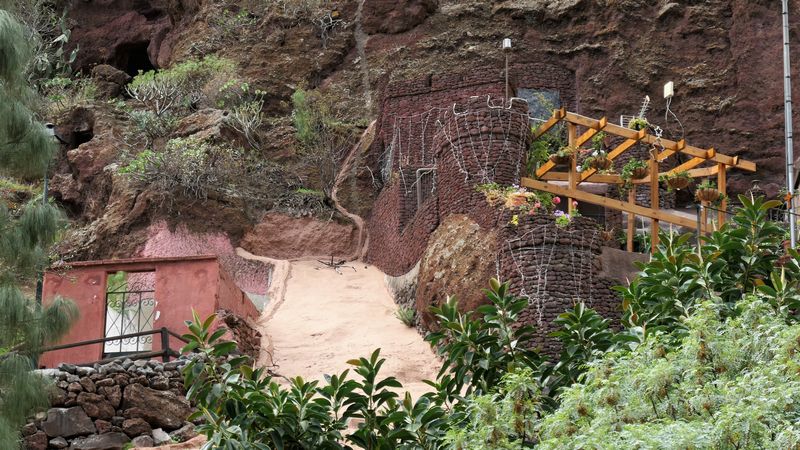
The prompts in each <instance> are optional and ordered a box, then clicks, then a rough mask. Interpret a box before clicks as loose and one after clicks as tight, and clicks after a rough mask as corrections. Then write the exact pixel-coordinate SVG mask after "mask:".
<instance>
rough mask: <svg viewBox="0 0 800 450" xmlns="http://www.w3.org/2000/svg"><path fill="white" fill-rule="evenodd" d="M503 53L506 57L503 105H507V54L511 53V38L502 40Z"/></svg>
mask: <svg viewBox="0 0 800 450" xmlns="http://www.w3.org/2000/svg"><path fill="white" fill-rule="evenodd" d="M503 53H504V54H505V56H506V98H505V103H506V104H507V103H508V54H509V53H511V38H505V39H503Z"/></svg>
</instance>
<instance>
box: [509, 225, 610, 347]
mask: <svg viewBox="0 0 800 450" xmlns="http://www.w3.org/2000/svg"><path fill="white" fill-rule="evenodd" d="M510 215H511V213H510V212H504V213H502V216H503V218H504V219H503V220H504V222H505V223H508V220H510ZM602 235H603V233H602V230H601V229H600V228H599V227H598V224H597V222H596V221H594V220H592V219H589V218H585V217H579V218H576V219H573V220H572V222H571V223H570V224H569V225H568V226H567V227H564V228H560V227H558V226H556V225H555V223H554V221H553V218H552V217H550V216H543V215H535V216H521V217H520V219H519V225H518V226H505V227H503V234H502V238H501V242H500V245H501V246H502V248H501V250H500V254H499V275H500V279H502V280H503V281H507V282H509V283H510V286H511V291H512V292H514V293H515V294H517V295H522V296H524V297H527V298H528V299H529V305H528V307H527V308H526V309H525V311H523V313H522V315H521V320H520V322H521V323H524V324H531V325H534V326H536V327H537V330H538V331H537V333H536V338H535V340H534V345H535V346H536V347H539V348H540V349H542V350H543V351H544V352H545V353H547V354H551V355H552V354H555V353H557V352H558V351H559V345H558V342H557V341H556V340H555V339H553V338H550V337H549V334H550V333H551V332H553V331H555V330H556V326H555V325H554V324H553V320H555V319H556V317H558V315H559V314H561V313H563V312H564V311H566V310H567V309H570V308H572V307H573V306H574V305H575V304H576V303H578V302H584V303H585V304H586V305H587V306H588V307H591V308H593V309H595V310H596V311H597V312H598V313H600V314H601V315H602V316H603V317H607V318H615V317H619V312H620V311H619V301H618V299H617V295H616V293H615V292H614V291H612V290H611V287H612V286H615V285H617V284H619V282H618V281H617V280H612V279H610V278H607V277H604V276H602V275H601V273H602V265H601V259H600V255H601V254H602V251H603V244H604V240H603V236H602Z"/></svg>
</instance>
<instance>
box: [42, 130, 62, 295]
mask: <svg viewBox="0 0 800 450" xmlns="http://www.w3.org/2000/svg"><path fill="white" fill-rule="evenodd" d="M44 127H45V129H46V130H47V134H49V135H50V136H51V137H52V139H53V144H54V145H61V144H62V143H63V142H64V141H63V140H62V139H61V138H60V137H59V136H58V135H57V134H56V126H55V125H54V124H52V123H47V124H45V126H44ZM48 169H49V165H48V167H47V168H45V169H44V186H43V189H42V204H44V205H46V204H47V188H48V186H47V184H48V178H49V177H48V176H47V175H48V174H47V172H48ZM43 283H44V268H42V270H40V271H39V273H38V274H37V275H36V303H38V304H40V305H41V304H42V290H43Z"/></svg>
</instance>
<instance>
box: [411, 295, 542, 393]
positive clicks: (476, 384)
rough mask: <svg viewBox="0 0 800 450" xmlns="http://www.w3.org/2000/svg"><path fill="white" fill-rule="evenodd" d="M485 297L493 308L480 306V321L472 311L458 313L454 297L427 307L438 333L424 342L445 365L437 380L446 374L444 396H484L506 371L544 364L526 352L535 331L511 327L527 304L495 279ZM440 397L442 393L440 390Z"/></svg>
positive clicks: (530, 352) (529, 350)
mask: <svg viewBox="0 0 800 450" xmlns="http://www.w3.org/2000/svg"><path fill="white" fill-rule="evenodd" d="M484 292H485V293H486V296H487V298H488V299H489V300H490V302H491V303H490V304H488V305H483V306H480V307H478V309H477V310H476V312H477V313H479V314H481V315H482V317H481V318H480V319H478V318H476V315H475V313H474V312H466V313H463V314H462V313H460V312H459V311H458V307H457V305H458V302H457V300H456V299H455V298H454V297H448V299H447V301H446V302H444V303H443V304H442V305H441V306H439V307H432V308H431V312H432V313H433V314H434V315H435V317H436V319H437V321H438V325H439V331H437V332H434V333H430V334H428V336H426V337H425V340H426V341H429V342H430V343H431V344H433V345H434V346H436V347H437V350H438V354H439V355H440V356H441V357H442V358H443V360H444V364H443V366H442V369H441V370H440V371H439V378H440V379H441V378H442V376H443V375H445V374H448V375H449V376H451V377H452V381H451V383H450V384H449V386H447V388H448V392H463V393H464V395H470V394H472V393H476V394H487V393H489V392H491V390H492V388H493V387H494V386H496V385H497V383H498V382H499V381H500V379H501V378H502V377H503V375H505V374H506V373H507V372H508V371H509V370H513V368H515V367H516V368H522V367H529V368H533V369H538V368H539V366H540V365H541V363H542V358H541V357H540V356H539V354H538V353H537V352H536V351H535V350H533V349H531V348H530V340H531V339H532V338H533V332H534V329H533V327H531V326H530V325H522V326H515V322H516V321H517V318H518V317H519V314H520V313H521V312H522V311H523V310H524V309H525V307H526V306H527V305H528V301H527V299H524V298H518V297H515V296H513V295H511V293H510V292H509V287H508V283H505V284H500V283H499V282H498V281H497V280H492V289H491V290H486V291H484ZM441 394H444V392H441V389H440V395H441Z"/></svg>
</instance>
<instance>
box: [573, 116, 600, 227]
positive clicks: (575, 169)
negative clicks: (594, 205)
mask: <svg viewBox="0 0 800 450" xmlns="http://www.w3.org/2000/svg"><path fill="white" fill-rule="evenodd" d="M589 131H593V130H589ZM596 132H597V131H595V133H596ZM577 134H578V127H576V126H575V124H573V123H568V124H567V139H568V140H569V146H570V147H572V148H578V146H579V144H577V142H576V139H577V137H576V135H577ZM577 159H578V155H577V153H573V154H572V156H571V157H570V158H569V180H568V181H569V189H570V191H575V190H577V189H576V187H577V183H578V168H577ZM572 203H573V202H572V198H568V199H567V213H569V214H570V215H571V214H572V213H573V212H574V210H575V207H574V206H572Z"/></svg>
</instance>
